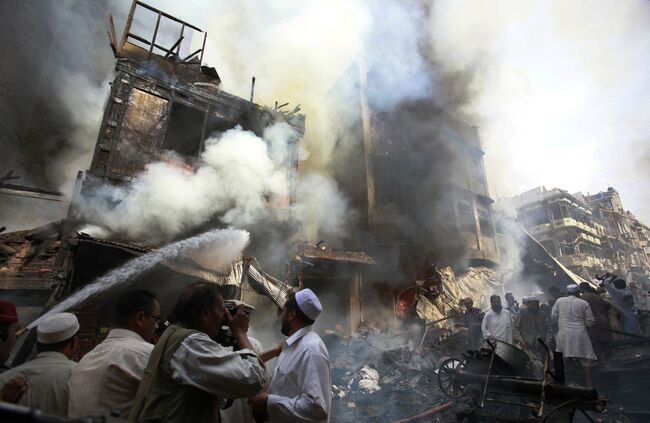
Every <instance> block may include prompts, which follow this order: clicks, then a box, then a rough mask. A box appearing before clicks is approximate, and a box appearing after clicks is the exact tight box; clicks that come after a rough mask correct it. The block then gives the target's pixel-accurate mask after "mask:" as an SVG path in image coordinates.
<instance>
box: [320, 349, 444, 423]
mask: <svg viewBox="0 0 650 423" xmlns="http://www.w3.org/2000/svg"><path fill="white" fill-rule="evenodd" d="M386 338H387V339H388V337H386ZM364 341H365V340H364ZM359 342H363V341H359V340H356V341H351V342H350V344H349V345H350V346H351V347H352V349H351V350H352V351H354V350H355V349H358V347H359V345H354V344H358V343H359ZM355 347H356V348H355ZM368 348H369V349H373V351H372V352H371V353H370V354H369V355H368V356H367V357H366V359H365V363H364V364H362V365H358V366H357V367H356V368H354V369H353V370H350V369H352V367H347V368H344V367H341V366H340V365H338V363H337V364H335V366H334V367H333V369H332V383H333V387H332V388H333V393H334V396H333V399H332V409H333V413H332V414H333V415H334V416H336V419H337V421H340V422H355V421H377V422H379V421H382V422H384V421H386V422H392V421H394V420H399V419H401V418H403V417H405V416H410V415H413V414H415V413H417V412H419V411H424V410H426V409H427V408H430V407H431V406H432V405H434V404H437V403H440V402H446V401H448V399H447V398H446V397H445V396H444V394H443V393H442V392H441V391H440V389H439V388H438V384H437V383H436V377H437V373H436V372H437V368H438V363H439V361H440V358H441V357H439V356H438V353H437V352H436V351H433V350H430V349H422V350H417V349H414V348H409V347H399V348H394V349H389V350H385V351H381V350H379V349H377V348H373V347H370V346H369V344H368ZM346 350H347V351H346ZM349 351H350V348H349V347H348V346H343V347H342V348H341V350H340V351H339V360H337V362H339V361H340V362H342V363H343V364H345V362H346V361H347V360H348V359H349V358H350V357H346V353H347V352H349ZM432 421H434V420H432Z"/></svg>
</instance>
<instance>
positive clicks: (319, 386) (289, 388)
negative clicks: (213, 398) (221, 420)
mask: <svg viewBox="0 0 650 423" xmlns="http://www.w3.org/2000/svg"><path fill="white" fill-rule="evenodd" d="M322 311H323V307H322V306H321V303H320V301H319V300H318V297H317V296H316V294H314V293H313V292H312V290H311V289H303V290H301V291H298V292H296V293H291V294H289V295H288V296H287V300H286V302H285V304H284V307H283V308H282V314H281V319H282V334H283V335H286V336H288V338H287V339H286V340H285V341H284V343H283V344H282V350H281V351H282V352H281V353H279V354H280V356H279V357H278V362H277V363H276V365H275V370H274V373H273V377H272V379H271V385H270V386H269V389H268V392H262V393H260V394H258V395H256V396H255V397H253V398H251V400H250V401H251V405H252V406H253V410H254V411H255V412H256V413H257V414H258V415H259V416H260V417H263V418H266V419H267V420H264V421H269V422H329V421H330V409H331V404H332V384H331V377H330V359H329V353H328V351H327V348H326V347H325V344H324V343H323V341H322V340H321V338H320V336H318V335H317V334H316V332H314V331H313V329H312V324H314V322H315V321H316V319H317V318H318V316H319V315H320V314H321V312H322ZM278 350H279V349H278Z"/></svg>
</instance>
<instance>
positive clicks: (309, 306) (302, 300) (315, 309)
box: [296, 288, 323, 320]
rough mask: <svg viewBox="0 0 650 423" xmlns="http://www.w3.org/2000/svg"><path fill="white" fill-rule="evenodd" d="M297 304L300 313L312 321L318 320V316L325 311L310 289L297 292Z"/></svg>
mask: <svg viewBox="0 0 650 423" xmlns="http://www.w3.org/2000/svg"><path fill="white" fill-rule="evenodd" d="M296 302H297V303H298V307H299V308H300V311H302V312H303V313H304V314H305V316H307V317H309V318H310V319H311V320H316V318H317V317H318V315H319V314H321V312H322V311H323V306H322V305H321V304H320V301H319V300H318V297H317V296H316V294H314V292H313V291H312V290H311V289H309V288H305V289H303V290H301V291H298V292H296Z"/></svg>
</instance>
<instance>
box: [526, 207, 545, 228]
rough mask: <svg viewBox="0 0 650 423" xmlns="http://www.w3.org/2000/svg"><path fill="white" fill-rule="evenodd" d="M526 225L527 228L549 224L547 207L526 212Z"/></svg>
mask: <svg viewBox="0 0 650 423" xmlns="http://www.w3.org/2000/svg"><path fill="white" fill-rule="evenodd" d="M524 223H525V225H526V226H527V227H531V226H537V225H542V224H544V223H549V220H548V213H547V212H546V208H545V207H535V208H534V209H530V210H528V211H527V212H526V218H525V222H524Z"/></svg>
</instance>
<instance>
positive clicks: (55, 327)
mask: <svg viewBox="0 0 650 423" xmlns="http://www.w3.org/2000/svg"><path fill="white" fill-rule="evenodd" d="M78 331H79V321H78V320H77V316H75V315H74V314H72V313H57V314H53V315H51V316H49V317H46V318H44V319H43V320H42V321H41V322H40V323H39V324H38V327H37V328H36V334H37V336H36V339H37V340H38V342H39V343H41V344H56V343H58V342H63V341H65V340H67V339H70V338H72V337H73V336H74V335H76V334H77V332H78Z"/></svg>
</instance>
